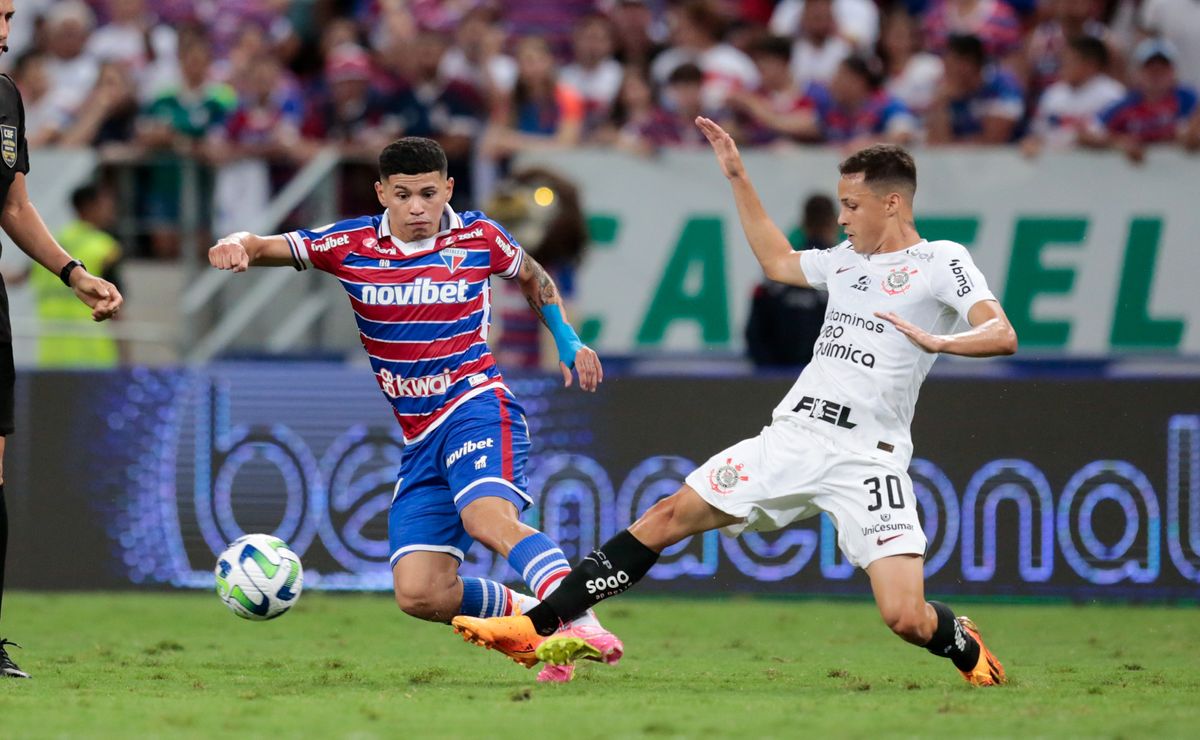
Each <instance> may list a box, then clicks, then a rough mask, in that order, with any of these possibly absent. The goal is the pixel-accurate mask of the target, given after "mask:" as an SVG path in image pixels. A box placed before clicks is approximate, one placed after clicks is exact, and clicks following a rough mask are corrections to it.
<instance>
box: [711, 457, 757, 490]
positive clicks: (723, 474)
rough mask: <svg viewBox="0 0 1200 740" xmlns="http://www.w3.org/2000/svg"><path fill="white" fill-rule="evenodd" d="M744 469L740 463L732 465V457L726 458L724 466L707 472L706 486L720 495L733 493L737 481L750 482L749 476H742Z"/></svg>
mask: <svg viewBox="0 0 1200 740" xmlns="http://www.w3.org/2000/svg"><path fill="white" fill-rule="evenodd" d="M744 467H746V466H745V465H743V464H741V463H738V464H737V465H734V464H733V458H732V457H730V458H726V460H725V464H724V465H720V466H718V467H716V468H714V469H712V470H710V471H708V485H709V486H710V487H711V488H712V489H713V490H714V491H716V492H717V493H719V494H721V495H726V494H730V493H733V489H734V488H737V484H738V482H739V481H745V480H750V477H749V476H746V475H742V468H744Z"/></svg>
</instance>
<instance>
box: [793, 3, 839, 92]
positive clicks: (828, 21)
mask: <svg viewBox="0 0 1200 740" xmlns="http://www.w3.org/2000/svg"><path fill="white" fill-rule="evenodd" d="M853 52H854V47H852V46H851V45H850V42H849V41H847V40H846V39H844V38H842V37H841V36H840V35H839V34H838V26H837V21H836V19H835V16H834V12H833V2H832V0H809V1H808V2H806V3H804V7H803V12H802V13H801V15H800V33H799V36H798V37H797V38H796V43H795V45H794V46H793V47H792V76H793V77H795V78H796V82H797V83H798V84H800V85H807V84H808V83H810V82H819V83H821V84H823V85H824V84H828V83H829V81H830V80H832V79H833V73H834V72H836V71H837V67H838V65H839V64H841V63H842V60H843V59H845V58H846V57H848V56H850V54H852V53H853Z"/></svg>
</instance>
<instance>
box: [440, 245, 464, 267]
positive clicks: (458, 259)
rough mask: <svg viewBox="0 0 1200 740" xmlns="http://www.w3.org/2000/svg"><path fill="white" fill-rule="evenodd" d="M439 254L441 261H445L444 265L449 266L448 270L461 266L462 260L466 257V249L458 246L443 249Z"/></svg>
mask: <svg viewBox="0 0 1200 740" xmlns="http://www.w3.org/2000/svg"><path fill="white" fill-rule="evenodd" d="M439 254H441V255H442V262H445V263H446V267H448V268H450V272H454V271H455V270H457V269H458V268H459V267H461V266H462V263H463V260H465V259H466V258H467V250H465V249H460V248H458V247H450V248H448V249H443V250H442V251H441V252H440V253H439Z"/></svg>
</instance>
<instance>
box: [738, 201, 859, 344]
mask: <svg viewBox="0 0 1200 740" xmlns="http://www.w3.org/2000/svg"><path fill="white" fill-rule="evenodd" d="M800 226H801V229H803V231H804V246H803V249H828V248H830V247H832V246H833V245H834V244H835V243H836V242H837V238H838V225H837V208H836V206H835V205H834V203H833V200H831V199H830V198H829V197H827V196H824V195H812V196H809V198H808V200H806V201H805V202H804V215H803V218H802V219H801V222H800ZM827 300H828V297H827V294H825V293H823V292H821V291H819V290H814V289H813V288H801V287H798V286H795V285H785V284H783V283H777V282H775V281H774V280H764V281H763V282H762V283H760V284H759V285H758V286H757V287H756V288H755V289H754V298H753V299H752V300H751V302H750V318H749V320H748V321H747V322H746V352H747V354H749V355H750V359H751V361H753V362H754V365H755V367H795V366H797V365H806V364H808V363H809V362H810V361H811V360H812V354H813V344H814V343H816V341H817V336H818V334H819V333H820V331H821V324H822V323H823V322H824V321H825V303H826V301H827Z"/></svg>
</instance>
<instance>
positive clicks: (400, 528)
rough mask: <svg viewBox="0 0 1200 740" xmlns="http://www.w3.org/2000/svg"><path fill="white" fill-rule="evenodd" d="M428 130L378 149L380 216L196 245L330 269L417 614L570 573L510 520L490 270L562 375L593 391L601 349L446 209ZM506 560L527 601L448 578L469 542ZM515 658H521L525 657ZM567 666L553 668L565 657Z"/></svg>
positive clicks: (485, 605)
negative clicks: (362, 369) (542, 334)
mask: <svg viewBox="0 0 1200 740" xmlns="http://www.w3.org/2000/svg"><path fill="white" fill-rule="evenodd" d="M446 168H447V164H446V153H445V152H444V151H443V150H442V147H441V146H440V145H439V144H438V143H437V142H435V141H433V140H431V139H425V138H420V137H415V136H410V137H405V138H403V139H400V140H398V141H395V142H393V143H391V144H389V145H388V146H387V147H385V148H384V150H383V151H382V152H381V153H380V155H379V181H378V182H376V183H375V193H376V195H377V196H378V197H379V204H380V205H381V206H382V207H383V208H384V209H385V210H384V211H383V213H382V214H377V215H373V216H363V217H360V218H350V219H345V220H343V221H338V222H336V223H332V224H328V225H326V226H322V227H320V228H317V229H298V230H296V231H291V232H288V233H286V234H276V235H274V236H265V237H264V236H257V235H255V234H250V233H247V232H238V233H235V234H230V235H229V236H227V237H225V238H223V239H221V240H220V241H219V242H217V244H216V245H215V246H214V247H213V248H212V249H210V250H209V261H210V262H211V264H212V265H213V266H214V267H217V268H219V269H223V270H233V271H235V272H241V271H243V270H245V269H246V268H247V267H249V266H252V265H263V266H268V267H270V266H275V267H288V266H291V267H295V268H296V269H297V270H306V269H309V268H313V269H317V270H321V271H323V272H327V273H329V274H330V275H332V276H333V277H335V278H337V279H338V281H339V282H340V283H341V285H342V287H343V288H344V289H345V291H346V295H347V297H348V298H349V300H350V307H351V309H352V310H353V312H354V318H355V321H356V323H357V324H358V330H359V338H360V339H361V341H362V345H363V349H364V350H365V351H366V353H367V358H368V360H369V362H370V364H371V369H372V370H373V371H374V373H375V379H376V381H378V383H379V388H380V390H381V391H383V394H384V396H385V397H386V398H387V399H388V402H389V403H390V404H391V405H392V410H393V411H394V412H395V415H396V420H397V421H398V422H399V423H400V428H401V430H402V431H403V433H404V445H405V446H404V457H403V458H402V460H401V463H400V470H399V472H398V473H397V480H396V489H395V493H394V494H393V495H392V503H391V506H390V508H389V510H388V541H389V545H390V551H391V553H392V555H391V559H390V560H391V565H392V579H393V584H394V587H395V592H396V603H397V604H398V605H399V606H400V608H401V609H403V610H404V612H405V613H407V614H410V615H412V616H414V617H418V618H420V619H429V620H433V621H442V622H446V621H449V619H450V617H452V616H454V615H455V614H471V615H476V616H480V617H484V616H499V615H503V614H513V613H519V612H521V611H526V610H528V609H530V608H531V607H532V606H534V605H536V604H537V599H538V598H544V597H545V596H546V595H547V594H549V593H550V592H551V591H553V590H554V589H555V588H556V587H557V586H558V584H559V583H560V581H561V579H562V578H563V577H565V576H566V574H567V573H568V572H569V570H570V564H569V563H568V562H567V559H566V556H564V555H563V552H562V550H561V549H560V548H559V546H558V545H557V544H556V543H555V542H554V541H553V540H551V539H550V538H549V537H547V536H546V535H545V534H543V533H541V532H538V531H537V530H535V529H533V528H532V527H529V526H528V525H526V524H524V523H522V522H521V521H520V519H518V514H519V512H521V511H523V510H525V509H526V508H527V507H529V506H530V505H531V504H532V503H533V501H532V499H530V497H529V494H527V493H526V492H525V484H526V480H527V479H526V476H525V462H526V458H527V456H528V452H529V446H530V442H529V430H528V427H527V425H526V423H525V411H524V409H523V408H522V407H521V405H520V403H519V402H518V401H517V399H516V396H514V395H513V393H512V391H511V390H509V388H508V386H507V385H506V384H505V382H504V378H503V377H502V376H501V374H500V369H499V368H498V367H497V365H496V361H495V360H494V359H493V358H492V354H491V352H490V351H489V349H488V344H487V336H488V326H489V323H490V322H489V316H490V314H491V299H490V295H491V287H490V285H491V278H492V276H493V275H498V276H500V277H501V278H503V279H506V280H515V281H516V282H517V284H518V285H519V286H520V287H521V291H522V292H523V293H524V294H525V297H526V299H527V300H528V302H529V305H530V307H531V308H532V309H533V311H534V313H535V314H537V316H538V318H540V319H541V320H542V322H543V323H544V324H545V325H546V327H547V328H549V329H550V331H551V333H552V334H553V335H554V341H555V344H556V345H557V348H558V353H559V361H560V367H561V369H562V373H563V383H564V384H565V385H568V386H569V385H571V378H572V376H571V371H572V370H575V371H576V372H577V373H578V375H579V385H580V387H581V388H583V389H584V390H587V391H594V390H595V389H596V387H597V385H598V384H599V383H600V382H601V381H602V380H603V378H604V373H603V369H602V367H601V365H600V359H599V358H598V357H597V356H596V353H595V352H593V351H592V350H591V349H590V348H588V347H586V346H584V345H583V343H582V342H580V341H579V337H578V336H577V335H576V334H575V331H574V329H572V328H571V326H570V324H568V323H567V322H566V319H565V318H564V317H563V310H562V299H561V297H560V296H559V293H558V289H557V288H556V287H555V285H554V281H553V280H551V279H550V276H549V275H547V274H546V271H545V270H544V269H543V268H542V266H541V265H539V264H538V263H537V261H536V260H534V259H533V257H530V256H529V255H527V254H525V252H524V250H523V249H522V248H521V245H520V244H518V243H517V242H516V240H514V239H513V238H512V235H511V234H509V233H508V231H506V230H505V229H504V227H503V226H501V225H500V224H499V223H497V222H495V221H493V220H492V219H490V218H488V217H487V216H486V215H485V214H483V213H481V212H479V211H465V212H463V213H457V212H455V210H454V209H453V208H451V207H450V204H449V202H450V197H451V194H452V193H453V192H454V178H451V177H447V175H446V171H447V170H446ZM476 541H478V542H480V543H482V544H483V545H485V546H486V547H487V548H488V549H490V550H492V551H493V552H495V553H496V554H498V555H500V556H501V557H503V558H505V559H507V560H508V562H509V564H510V565H512V567H513V569H514V570H516V572H517V573H518V574H520V575H521V577H522V579H523V580H524V581H525V583H526V584H527V585H528V586H529V589H530V591H532V592H533V594H534V595H535V596H536V597H537V598H533V597H530V596H526V595H524V594H521V593H519V592H517V591H514V590H512V589H509V588H507V587H505V586H504V585H502V584H500V583H497V582H495V581H492V580H489V579H486V578H473V577H469V576H459V574H458V569H459V565H460V564H461V563H462V561H463V558H464V556H465V553H466V552H467V550H468V549H470V547H471V545H472V544H473V543H474V542H476ZM567 629H570V630H574V631H578V632H580V633H581V634H586V636H587V638H588V642H589V644H593V645H595V644H598V642H603V643H605V644H606V645H607V649H605V650H604V651H603V653H604V655H603V656H602V659H603V661H604V662H607V663H615V662H616V661H617V660H619V659H620V657H621V653H622V646H621V641H620V640H619V639H617V637H616V636H615V635H613V634H612V633H611V632H609V631H608V630H605V629H604V628H603V627H601V626H600V624H599V622H597V621H596V619H595V615H592V614H590V613H589V614H586V615H584V617H583V618H582V619H580V620H578V621H577V622H574V623H572V624H571V625H570V626H569V627H567ZM534 647H535V646H533V645H530V646H529V650H528V651H527V652H528V654H527V655H516V656H513V657H514V659H516V660H517V661H518V662H520V663H522V664H523V665H526V666H533V665H535V664H536V663H537V662H538V661H537V659H536V658H535V657H534V655H533V649H534ZM564 669H565V670H564ZM572 674H573V666H562V665H559V666H555V665H547V666H545V667H544V668H543V669H542V671H541V672H540V673H539V674H538V680H539V681H558V682H561V681H569V680H570V679H571V676H572Z"/></svg>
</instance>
